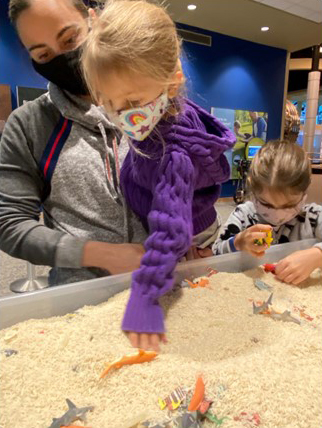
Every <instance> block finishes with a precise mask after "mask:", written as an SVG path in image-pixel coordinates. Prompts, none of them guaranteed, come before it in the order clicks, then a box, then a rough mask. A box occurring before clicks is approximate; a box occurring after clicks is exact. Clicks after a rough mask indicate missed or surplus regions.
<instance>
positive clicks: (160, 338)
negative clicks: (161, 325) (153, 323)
mask: <svg viewBox="0 0 322 428" xmlns="http://www.w3.org/2000/svg"><path fill="white" fill-rule="evenodd" d="M126 335H127V337H128V339H129V341H130V342H131V345H132V346H133V347H134V348H140V349H144V350H145V351H151V350H152V351H155V352H160V343H161V342H162V343H167V338H166V335H165V334H157V333H153V334H148V333H136V332H134V331H128V332H126Z"/></svg>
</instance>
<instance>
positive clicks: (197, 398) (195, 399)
mask: <svg viewBox="0 0 322 428" xmlns="http://www.w3.org/2000/svg"><path fill="white" fill-rule="evenodd" d="M204 397H205V384H204V381H203V379H202V377H201V376H199V377H198V379H197V382H196V387H195V392H194V394H193V396H192V398H191V401H190V404H189V407H188V411H189V412H195V411H197V410H198V409H199V407H200V404H201V403H202V402H203V400H204Z"/></svg>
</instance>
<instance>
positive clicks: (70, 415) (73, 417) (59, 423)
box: [49, 398, 94, 428]
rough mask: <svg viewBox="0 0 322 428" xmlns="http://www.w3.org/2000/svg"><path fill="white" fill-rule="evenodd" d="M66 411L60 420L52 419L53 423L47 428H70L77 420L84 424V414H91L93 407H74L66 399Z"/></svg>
mask: <svg viewBox="0 0 322 428" xmlns="http://www.w3.org/2000/svg"><path fill="white" fill-rule="evenodd" d="M66 402H67V404H68V410H67V412H66V413H64V414H63V416H61V417H60V418H53V422H52V424H51V425H50V427H49V428H61V427H64V426H65V427H66V426H70V424H71V423H73V422H75V421H77V420H79V421H82V422H84V423H86V413H87V412H92V411H93V410H94V406H87V407H76V406H75V404H74V403H72V402H71V401H70V400H69V399H68V398H67V399H66Z"/></svg>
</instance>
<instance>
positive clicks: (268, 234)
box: [254, 230, 273, 248]
mask: <svg viewBox="0 0 322 428" xmlns="http://www.w3.org/2000/svg"><path fill="white" fill-rule="evenodd" d="M261 232H266V231H265V230H261ZM272 242H273V238H272V231H271V230H269V231H268V232H266V238H260V239H255V241H254V244H255V245H264V244H265V243H266V244H267V247H268V248H269V247H270V246H271V243H272Z"/></svg>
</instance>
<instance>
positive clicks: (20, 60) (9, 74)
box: [0, 0, 47, 108]
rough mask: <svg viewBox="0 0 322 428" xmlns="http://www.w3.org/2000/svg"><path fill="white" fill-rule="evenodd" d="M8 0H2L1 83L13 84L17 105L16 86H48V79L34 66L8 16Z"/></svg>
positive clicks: (0, 37)
mask: <svg viewBox="0 0 322 428" xmlns="http://www.w3.org/2000/svg"><path fill="white" fill-rule="evenodd" d="M8 3H9V2H8V0H0V83H2V84H6V85H10V86H11V95H12V107H13V108H15V107H17V97H16V86H27V87H31V88H46V86H47V81H46V80H45V79H44V78H43V77H41V76H40V75H39V74H37V73H36V72H35V71H34V69H33V68H32V65H31V62H30V59H29V55H28V52H27V51H26V50H25V49H24V48H23V46H22V44H21V43H20V41H19V39H18V37H17V35H16V33H15V30H14V28H13V27H12V26H11V25H10V21H9V18H8Z"/></svg>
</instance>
